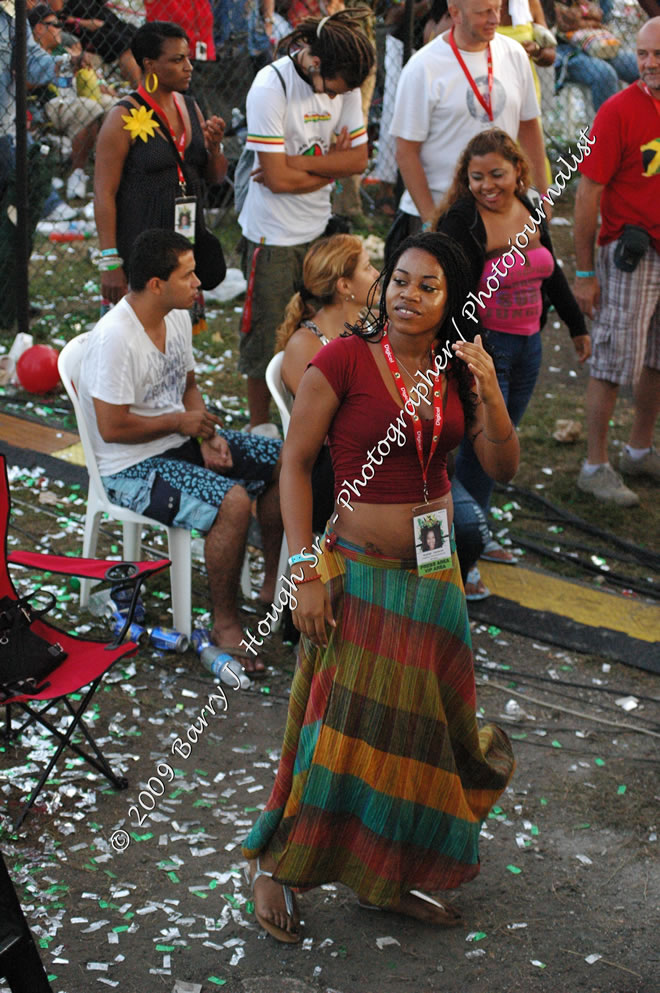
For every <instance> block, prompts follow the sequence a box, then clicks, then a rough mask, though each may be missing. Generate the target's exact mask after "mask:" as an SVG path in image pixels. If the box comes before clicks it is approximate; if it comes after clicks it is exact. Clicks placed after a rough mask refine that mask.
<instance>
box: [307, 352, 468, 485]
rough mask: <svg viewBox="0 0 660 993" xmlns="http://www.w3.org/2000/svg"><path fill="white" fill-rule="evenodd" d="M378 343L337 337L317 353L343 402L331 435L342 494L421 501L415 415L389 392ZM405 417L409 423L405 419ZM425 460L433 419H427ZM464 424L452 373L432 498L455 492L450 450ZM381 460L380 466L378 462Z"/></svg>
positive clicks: (430, 481)
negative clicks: (449, 473) (377, 353)
mask: <svg viewBox="0 0 660 993" xmlns="http://www.w3.org/2000/svg"><path fill="white" fill-rule="evenodd" d="M370 353H371V349H370V347H369V346H368V345H367V343H366V342H365V341H363V340H362V339H361V338H358V337H357V336H351V337H350V338H335V340H334V341H331V342H330V343H329V344H328V345H325V347H324V348H322V349H321V350H320V351H319V352H318V353H317V354H316V355H315V356H314V358H313V359H312V361H311V363H310V364H311V365H314V366H316V368H317V369H319V370H320V371H321V372H322V373H323V375H324V376H325V378H326V379H327V381H328V383H329V384H330V386H331V387H332V389H333V390H334V392H335V393H336V394H337V396H338V398H339V400H340V401H341V406H340V407H339V409H338V411H337V413H336V414H335V416H334V419H333V421H332V424H331V425H330V430H329V432H328V438H329V441H330V452H331V455H332V465H333V469H334V473H335V498H336V497H337V496H338V495H339V494H340V493H341V492H342V491H343V500H344V501H345V502H346V503H347V502H353V501H354V500H355V501H357V502H362V503H421V502H422V470H421V467H420V464H419V459H418V457H417V449H416V448H415V437H414V434H413V430H412V420H411V418H410V416H409V415H408V414H405V413H404V412H403V410H402V409H401V407H399V405H398V404H397V403H395V401H394V399H393V397H391V396H390V394H389V393H388V391H387V388H386V386H385V383H384V382H383V378H382V376H381V374H380V371H379V369H378V366H377V365H376V362H375V360H374V357H373V355H371V354H370ZM401 418H403V421H404V426H403V427H402V425H401ZM422 429H423V442H424V453H425V456H424V457H425V459H426V458H428V452H429V450H430V447H431V436H432V433H433V421H432V420H428V421H427V420H422ZM464 430H465V422H464V417H463V408H462V406H461V402H460V400H459V397H458V385H457V382H456V380H455V378H454V376H452V375H451V374H450V375H449V382H448V386H447V394H446V398H445V411H444V422H443V426H442V434H441V435H440V442H439V444H438V447H437V448H436V451H435V455H434V456H433V459H432V461H431V465H430V466H429V476H428V488H429V498H430V499H436V498H437V497H441V496H444V494H445V493H448V492H449V490H450V488H451V484H450V482H449V477H448V476H447V453H448V452H450V451H451V450H452V449H453V448H456V446H457V445H458V444H459V442H460V441H461V439H462V437H463V432H464ZM379 463H381V464H379Z"/></svg>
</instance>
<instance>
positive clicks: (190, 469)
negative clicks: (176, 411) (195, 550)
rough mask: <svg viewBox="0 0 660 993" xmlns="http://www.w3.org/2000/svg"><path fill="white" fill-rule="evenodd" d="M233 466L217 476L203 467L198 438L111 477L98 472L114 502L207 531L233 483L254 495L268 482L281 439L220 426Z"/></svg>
mask: <svg viewBox="0 0 660 993" xmlns="http://www.w3.org/2000/svg"><path fill="white" fill-rule="evenodd" d="M218 434H220V435H222V437H223V438H225V440H226V441H227V444H228V445H229V449H230V451H231V455H232V460H233V466H232V468H231V469H230V470H229V471H228V472H226V473H223V474H222V475H220V474H219V473H216V472H213V471H212V470H211V469H206V468H205V467H204V462H203V460H202V454H201V451H200V447H199V444H198V442H197V441H196V440H195V439H192V438H191V439H190V440H189V441H187V442H185V443H184V444H183V445H181V446H180V447H179V448H173V449H170V450H169V451H167V452H163V454H162V455H153V456H151V458H148V459H145V460H144V461H143V462H138V463H136V465H132V466H129V467H128V468H127V469H122V470H121V472H117V473H115V474H114V475H113V476H102V477H101V480H102V482H103V485H104V487H105V490H106V493H107V494H108V496H109V498H110V499H111V500H112V502H113V503H117V504H119V506H120V507H127V508H128V509H129V510H133V511H135V512H136V513H137V514H144V515H145V517H151V518H153V519H154V520H156V521H160V523H161V524H166V525H168V526H172V527H181V528H186V529H187V530H188V531H191V530H192V529H193V528H195V529H196V530H197V531H203V532H207V531H209V530H210V529H211V526H212V525H213V522H214V521H215V518H216V516H217V514H218V510H219V509H220V505H221V504H222V501H223V500H224V498H225V497H226V495H227V493H228V492H229V490H230V489H231V488H232V486H242V487H244V489H246V490H247V492H248V493H249V495H250V496H251V497H252V498H253V499H254V498H256V497H258V496H260V494H261V493H263V491H264V490H265V489H266V487H267V486H268V484H269V483H270V482H271V480H272V477H273V470H274V469H275V465H276V463H277V460H278V458H279V456H280V451H281V448H282V442H281V441H277V440H275V439H273V438H264V437H263V436H261V435H254V434H245V433H243V432H241V431H231V430H222V431H219V432H218Z"/></svg>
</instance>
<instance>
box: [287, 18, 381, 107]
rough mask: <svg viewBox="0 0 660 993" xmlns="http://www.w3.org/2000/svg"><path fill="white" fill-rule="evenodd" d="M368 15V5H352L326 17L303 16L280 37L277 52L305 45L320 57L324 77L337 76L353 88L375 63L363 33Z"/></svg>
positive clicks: (368, 42)
mask: <svg viewBox="0 0 660 993" xmlns="http://www.w3.org/2000/svg"><path fill="white" fill-rule="evenodd" d="M371 16H372V12H371V10H370V9H369V8H368V7H351V8H350V9H349V10H339V11H337V13H336V14H331V15H330V16H329V17H306V18H305V20H304V21H301V22H300V24H298V26H297V27H296V28H294V30H293V31H292V32H291V34H289V35H287V36H286V38H283V39H282V41H281V42H280V44H279V46H278V52H281V53H282V54H284V55H289V56H291V55H293V54H294V51H295V49H296V48H299V47H300V46H301V45H305V46H307V47H308V48H309V53H310V55H314V56H316V58H318V59H320V62H321V72H322V74H323V76H324V78H325V79H336V78H337V77H338V76H339V77H340V78H341V79H343V80H344V82H345V83H346V85H347V87H348V88H349V90H354V89H355V88H356V87H358V86H361V85H362V83H363V82H364V81H365V79H366V78H367V76H368V75H369V73H370V72H371V70H372V68H373V65H374V60H375V53H374V46H373V45H372V43H371V42H370V41H369V38H368V37H367V35H366V34H365V22H366V21H367V20H368V18H369V17H371Z"/></svg>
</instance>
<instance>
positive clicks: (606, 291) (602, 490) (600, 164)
mask: <svg viewBox="0 0 660 993" xmlns="http://www.w3.org/2000/svg"><path fill="white" fill-rule="evenodd" d="M637 64H638V67H639V75H640V78H639V80H638V81H637V82H635V83H632V84H631V85H630V86H628V87H627V89H625V90H622V91H621V92H620V93H617V94H616V95H615V96H613V97H610V99H609V100H607V101H606V102H605V103H604V104H603V106H602V107H601V108H600V110H599V111H598V113H597V115H596V118H595V120H594V124H593V127H592V131H591V138H592V139H593V141H592V140H590V142H589V143H590V144H593V147H592V149H591V154H590V155H589V156H588V157H587V158H585V159H584V161H583V162H582V164H581V165H580V172H581V173H582V177H581V179H580V185H579V187H578V192H577V198H576V202H575V255H576V262H577V270H576V280H575V287H574V292H575V296H576V299H577V301H578V303H579V304H580V307H581V309H582V311H583V312H584V313H585V314H587V315H588V316H589V317H592V316H593V317H594V325H593V328H592V332H591V340H592V357H591V369H590V378H589V385H588V387H587V460H586V462H585V463H584V465H583V466H582V469H581V470H580V474H579V476H578V481H577V484H578V488H579V489H581V490H583V491H584V492H586V493H592V494H593V495H594V496H595V497H596V499H597V500H602V501H605V502H607V503H614V504H618V505H620V506H624V507H631V506H634V505H635V504H638V503H639V497H638V496H637V494H636V493H634V492H633V491H632V490H631V489H629V488H628V487H627V486H626V485H625V483H624V482H623V479H622V478H621V476H619V474H618V473H617V472H615V471H614V469H613V468H612V466H611V465H610V464H609V462H608V458H607V430H608V426H609V423H610V418H611V416H612V413H613V411H614V406H615V404H616V399H617V394H618V390H619V386H620V385H622V384H628V383H632V384H633V388H634V408H635V415H634V420H633V425H632V428H631V432H630V437H629V440H628V444H627V445H626V447H625V449H624V451H623V452H622V453H621V457H620V462H619V468H620V469H621V471H622V472H623V473H624V474H626V475H629V476H647V477H651V478H652V479H656V480H660V454H659V453H658V452H657V451H656V450H655V449H654V448H653V447H652V442H653V430H654V427H655V423H656V420H657V418H658V413H659V412H660V17H653V18H651V20H649V21H647V22H646V24H645V25H644V26H643V27H642V29H641V30H640V32H639V34H638V36H637ZM599 207H600V212H601V216H602V224H601V228H600V231H599V234H598V245H599V246H600V247H599V251H598V258H597V261H596V266H595V271H594V238H595V235H596V230H597V227H598V211H599Z"/></svg>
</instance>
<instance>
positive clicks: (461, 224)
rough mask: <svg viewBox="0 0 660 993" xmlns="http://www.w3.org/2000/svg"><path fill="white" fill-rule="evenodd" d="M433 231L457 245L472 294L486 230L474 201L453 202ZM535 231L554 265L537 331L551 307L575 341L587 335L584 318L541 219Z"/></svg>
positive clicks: (531, 209) (531, 208)
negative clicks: (467, 266)
mask: <svg viewBox="0 0 660 993" xmlns="http://www.w3.org/2000/svg"><path fill="white" fill-rule="evenodd" d="M516 195H517V196H518V199H519V200H521V201H522V203H523V204H524V205H525V207H527V209H528V210H529V212H530V213H535V208H534V204H532V203H531V201H530V200H529V199H528V198H527V197H525V196H521V195H520V194H516ZM537 216H538V215H537ZM437 230H438V231H442V233H443V234H447V235H449V236H450V237H451V238H453V239H454V240H455V241H457V242H458V243H459V245H460V246H461V248H462V249H463V251H464V252H465V254H466V255H467V257H468V261H469V263H470V267H471V269H472V281H473V284H474V286H473V288H474V292H475V293H476V291H477V289H478V287H479V281H480V279H481V274H482V272H483V271H484V266H485V264H486V242H487V235H486V227H485V225H484V222H483V221H482V219H481V214H480V213H479V210H478V208H477V203H476V200H475V199H474V198H473V197H471V196H467V197H461V199H460V200H457V201H456V203H455V204H453V205H452V206H451V207H450V208H449V210H448V211H447V213H446V214H444V215H443V216H442V217H441V218H440V220H439V221H438V225H437ZM539 231H540V233H541V244H542V245H543V247H544V248H547V249H548V251H549V252H550V254H551V255H552V258H553V260H554V263H555V266H554V269H553V270H552V275H550V276H548V278H547V279H544V280H543V282H542V283H541V294H542V297H543V312H542V314H541V321H540V324H539V330H540V329H541V328H542V327H543V326H544V324H545V321H546V318H547V316H548V309H549V306H550V304H552V305H553V306H554V308H555V310H556V311H557V313H558V314H559V316H560V317H561V319H562V321H564V323H565V324H566V325H567V326H568V330H569V332H570V334H571V337H572V338H576V337H577V336H578V335H582V334H588V333H589V332H588V331H587V326H586V324H585V323H584V315H583V313H582V311H581V310H580V308H579V307H578V304H577V300H576V299H575V297H574V296H573V292H572V290H571V288H570V286H569V285H568V280H567V279H566V276H565V275H564V273H563V270H562V268H561V266H560V265H559V264H558V262H557V259H556V258H555V253H554V249H553V247H552V241H551V240H550V232H549V231H548V224H547V221H546V220H545V218H544V219H543V220H542V221H541V224H540V226H539ZM477 316H478V315H477Z"/></svg>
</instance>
